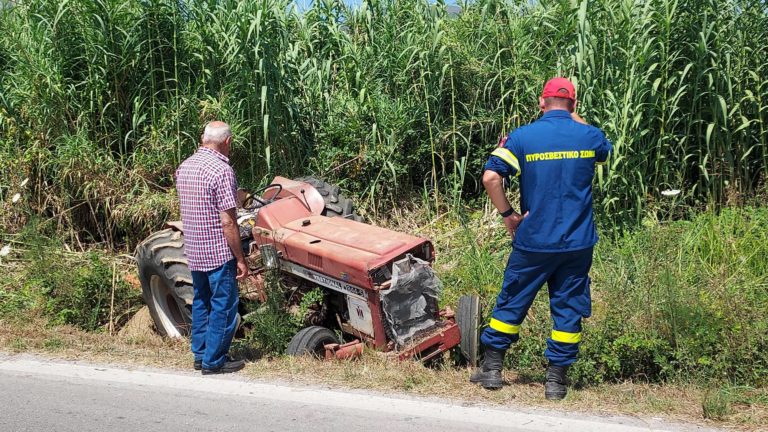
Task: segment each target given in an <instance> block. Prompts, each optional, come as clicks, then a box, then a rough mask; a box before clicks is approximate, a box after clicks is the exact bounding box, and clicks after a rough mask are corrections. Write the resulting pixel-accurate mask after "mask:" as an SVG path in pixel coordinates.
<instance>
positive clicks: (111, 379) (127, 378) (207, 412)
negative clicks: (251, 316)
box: [0, 357, 703, 432]
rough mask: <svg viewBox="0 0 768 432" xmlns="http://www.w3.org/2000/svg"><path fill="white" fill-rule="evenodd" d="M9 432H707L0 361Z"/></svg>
mask: <svg viewBox="0 0 768 432" xmlns="http://www.w3.org/2000/svg"><path fill="white" fill-rule="evenodd" d="M0 389H1V390H0V407H1V408H0V431H3V432H6V431H7V432H17V431H18V432H21V431H34V432H38V431H57V432H59V431H61V432H67V431H73V432H74V431H77V432H84V431H141V432H147V431H164V432H172V431H179V432H193V431H226V432H235V431H312V432H316V431H374V432H379V430H381V431H382V432H383V431H386V432H390V431H391V432H395V431H441V432H443V431H445V432H453V431H494V432H498V431H500V430H505V431H547V432H557V431H564V432H575V431H579V430H584V431H615V432H635V431H650V430H703V429H699V428H695V427H690V426H680V425H676V426H672V425H666V424H663V423H661V422H658V421H652V422H648V421H640V420H637V419H629V418H618V417H613V418H600V417H592V418H588V417H584V416H569V415H564V414H562V413H560V414H558V413H553V412H545V411H533V410H526V411H522V410H504V409H498V408H489V407H482V406H466V405H458V404H455V403H454V404H451V403H448V402H445V401H437V400H425V399H415V398H407V397H402V396H401V397H388V396H385V395H381V394H375V393H366V392H357V393H354V392H338V391H332V390H328V389H324V388H312V387H294V386H285V385H278V384H272V383H263V382H254V381H247V380H245V379H244V378H243V377H242V376H239V377H238V376H234V377H232V376H230V377H202V376H200V375H197V374H193V373H183V372H165V371H158V370H147V369H141V370H124V369H117V368H113V367H102V366H97V365H90V364H74V363H52V362H49V361H46V360H41V359H29V358H18V357H16V358H14V357H0Z"/></svg>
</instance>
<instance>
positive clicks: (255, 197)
mask: <svg viewBox="0 0 768 432" xmlns="http://www.w3.org/2000/svg"><path fill="white" fill-rule="evenodd" d="M272 188H277V192H275V194H274V195H272V196H273V198H271V199H268V200H266V201H265V200H263V199H261V198H259V195H260V194H262V193H264V192H265V191H267V190H269V189H272ZM282 191H283V185H281V184H278V183H273V184H270V185H267V186H264V187H263V188H261V189H257V190H255V191H253V192H251V193H249V194H248V195H247V196H246V197H245V199H244V200H243V208H244V209H246V210H253V209H256V208H257V207H264V206H265V205H267V204H269V203H271V202H273V201H274V200H275V198H274V197H277V196H278V195H280V192H282ZM254 201H256V203H258V204H259V205H254Z"/></svg>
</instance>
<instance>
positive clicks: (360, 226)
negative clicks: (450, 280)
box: [169, 177, 461, 360]
mask: <svg viewBox="0 0 768 432" xmlns="http://www.w3.org/2000/svg"><path fill="white" fill-rule="evenodd" d="M239 198H240V201H241V202H240V207H241V208H239V209H238V224H239V225H240V229H241V237H243V243H244V249H245V252H246V256H247V258H246V259H247V261H248V263H249V267H250V268H251V275H250V276H249V277H248V278H247V280H246V281H245V282H244V283H241V292H243V291H246V292H248V293H249V294H248V295H246V296H245V297H246V299H252V300H261V301H264V300H265V299H266V295H267V293H266V290H265V286H264V280H265V278H264V273H265V272H267V271H279V272H280V275H281V277H287V278H290V279H292V280H297V279H298V280H299V281H300V283H301V284H305V285H306V284H309V285H311V286H319V287H321V288H322V289H323V292H324V296H325V297H326V299H325V300H324V302H323V314H322V316H320V317H319V318H317V319H316V320H315V321H317V322H316V323H317V324H321V323H324V324H328V323H331V324H330V325H327V326H329V327H330V326H332V325H333V326H335V327H336V328H337V330H340V331H341V332H342V333H343V334H344V335H345V336H346V337H347V339H353V338H356V339H357V340H359V341H363V342H365V343H366V344H368V345H369V346H372V347H374V348H376V349H377V350H380V351H386V352H394V353H396V354H397V356H398V357H400V358H401V359H406V358H410V357H417V358H420V359H422V360H428V359H431V358H433V357H435V356H438V355H439V354H440V353H442V352H445V351H447V350H449V349H451V348H453V347H454V346H456V345H458V344H459V341H460V338H461V336H460V332H459V328H458V326H457V325H456V323H455V320H454V317H453V313H452V312H451V311H450V309H447V310H443V311H441V310H439V308H438V303H437V302H438V298H437V296H438V294H439V290H440V282H439V280H438V279H437V277H436V276H435V275H434V273H433V272H432V269H431V264H432V263H433V262H434V258H435V252H434V247H433V245H432V243H431V242H430V241H429V240H426V239H423V238H419V237H415V236H411V235H408V234H404V233H400V232H395V231H392V230H388V229H384V228H380V227H376V226H372V225H368V224H365V223H361V222H358V221H356V220H353V218H351V217H348V218H345V217H327V216H323V215H322V213H323V209H324V208H325V206H326V203H325V202H324V200H323V197H322V196H321V195H320V193H318V191H317V190H316V189H315V188H313V187H312V186H311V185H309V184H307V183H304V182H300V181H294V180H289V179H286V178H283V177H276V178H275V179H274V180H273V182H272V184H271V185H270V186H269V187H268V188H267V189H266V190H265V191H264V193H263V194H262V197H261V198H260V199H257V200H256V201H258V203H256V204H255V205H254V202H253V197H250V196H247V195H246V194H242V195H241V196H240V197H239ZM249 200H250V202H249ZM169 226H172V227H175V228H176V229H179V230H183V227H181V226H180V225H178V224H169ZM393 275H394V276H395V277H393ZM244 286H246V287H247V288H245V289H244ZM340 342H341V341H340ZM349 345H350V344H347V345H335V346H328V348H327V349H328V352H327V353H326V358H332V357H333V356H334V354H333V353H332V352H331V351H333V350H338V349H339V346H341V347H346V348H344V349H342V350H341V351H342V352H343V351H357V349H356V348H350V347H349ZM352 345H354V344H352ZM337 356H338V353H337Z"/></svg>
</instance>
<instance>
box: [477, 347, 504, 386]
mask: <svg viewBox="0 0 768 432" xmlns="http://www.w3.org/2000/svg"><path fill="white" fill-rule="evenodd" d="M506 353H507V352H506V351H498V350H495V349H492V348H487V349H486V350H485V356H484V357H483V363H482V364H481V365H480V367H479V368H477V369H476V370H475V372H474V373H473V374H472V376H470V377H469V382H471V383H475V384H481V385H482V386H483V388H486V389H489V390H495V389H500V388H501V387H502V386H503V385H504V381H503V380H502V379H501V368H502V367H503V364H504V354H506Z"/></svg>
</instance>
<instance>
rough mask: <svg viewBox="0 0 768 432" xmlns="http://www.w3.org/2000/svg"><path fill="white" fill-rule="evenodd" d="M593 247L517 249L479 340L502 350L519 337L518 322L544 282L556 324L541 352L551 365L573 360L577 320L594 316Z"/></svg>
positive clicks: (578, 333) (578, 337) (576, 350)
mask: <svg viewBox="0 0 768 432" xmlns="http://www.w3.org/2000/svg"><path fill="white" fill-rule="evenodd" d="M592 249H593V248H592V247H589V248H586V249H581V250H577V251H572V252H557V253H542V252H527V251H524V250H519V249H515V250H513V251H512V254H510V256H509V261H508V262H507V268H506V270H505V271H504V284H503V286H502V288H501V292H499V297H498V299H497V300H496V307H495V308H494V310H493V314H492V315H491V321H490V323H489V326H488V327H487V328H486V329H485V330H484V331H483V334H482V336H481V337H480V340H481V342H482V343H483V344H484V345H485V346H487V347H491V348H493V349H496V350H502V351H506V350H507V349H508V348H509V346H510V344H512V343H513V342H516V341H517V340H518V339H519V333H520V325H521V324H522V323H523V319H525V315H526V314H527V313H528V309H529V308H530V307H531V304H532V303H533V299H534V298H535V297H536V293H538V292H539V289H541V287H542V285H544V282H546V283H547V285H548V287H549V307H550V312H551V314H552V321H553V322H554V326H553V330H552V333H551V336H550V338H549V339H548V340H547V349H546V351H545V352H544V355H545V356H546V357H547V359H548V360H549V362H550V364H553V365H556V366H567V365H570V364H571V363H573V362H575V361H576V358H577V356H578V353H579V342H580V341H581V318H582V317H583V318H587V317H589V316H590V315H592V300H591V297H590V290H589V284H590V280H589V269H590V267H592Z"/></svg>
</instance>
